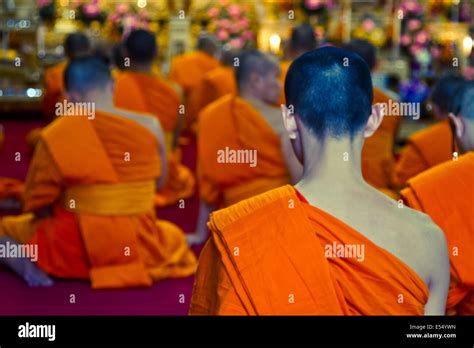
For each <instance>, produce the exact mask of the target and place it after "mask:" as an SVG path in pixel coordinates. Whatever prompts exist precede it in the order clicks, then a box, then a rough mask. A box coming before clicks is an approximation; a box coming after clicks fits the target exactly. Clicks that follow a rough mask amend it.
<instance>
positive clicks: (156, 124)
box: [116, 109, 161, 138]
mask: <svg viewBox="0 0 474 348" xmlns="http://www.w3.org/2000/svg"><path fill="white" fill-rule="evenodd" d="M116 113H117V116H119V117H123V118H125V119H128V120H130V121H132V122H134V123H136V124H138V125H140V126H142V127H144V128H146V129H147V130H148V131H149V132H151V133H152V134H153V136H154V137H155V138H158V134H160V133H161V124H160V121H158V119H157V118H156V117H155V116H153V115H149V114H144V113H138V112H132V111H129V110H125V109H116Z"/></svg>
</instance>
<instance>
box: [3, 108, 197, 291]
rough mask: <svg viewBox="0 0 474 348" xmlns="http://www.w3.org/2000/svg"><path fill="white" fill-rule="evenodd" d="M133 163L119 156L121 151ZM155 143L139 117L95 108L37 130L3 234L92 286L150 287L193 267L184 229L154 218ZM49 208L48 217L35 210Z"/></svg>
mask: <svg viewBox="0 0 474 348" xmlns="http://www.w3.org/2000/svg"><path fill="white" fill-rule="evenodd" d="M126 152H128V153H130V156H131V158H132V159H133V160H132V161H124V153H126ZM159 175H160V158H159V152H158V141H157V139H156V138H155V136H154V135H153V134H152V132H150V131H149V130H148V129H146V128H145V127H144V126H142V125H141V124H139V123H138V122H135V121H132V120H129V119H126V118H124V117H122V116H117V115H112V114H109V113H104V112H100V111H97V112H96V117H95V119H94V120H93V121H90V120H88V119H87V118H86V117H61V118H59V119H58V120H56V121H55V122H53V123H52V124H51V125H49V126H48V127H47V128H46V129H45V130H44V131H43V132H42V134H41V140H40V142H39V143H38V145H37V148H36V151H35V155H34V157H33V160H32V163H31V166H30V170H29V172H28V177H27V185H26V192H25V198H24V210H25V212H26V213H28V214H24V215H21V216H19V217H5V218H3V219H2V220H0V235H7V236H10V237H12V238H14V239H17V240H18V241H20V242H22V243H32V244H35V245H37V246H38V261H37V263H38V266H39V267H40V268H41V269H42V270H44V271H45V272H47V273H48V274H50V275H52V276H55V277H59V278H72V279H90V281H91V284H92V287H93V288H96V289H99V288H123V287H141V286H150V285H151V284H152V282H153V281H154V280H159V279H163V278H169V277H185V276H189V275H191V274H193V273H194V272H195V268H196V259H195V256H194V254H193V253H192V252H191V251H190V249H189V248H188V247H187V244H186V241H185V237H184V233H183V232H182V231H181V230H180V229H179V228H178V227H177V226H175V225H173V224H171V223H169V222H166V221H160V220H156V215H155V209H154V207H153V196H154V190H155V182H156V179H157V177H159ZM48 207H50V208H51V213H50V214H49V215H48V216H47V217H43V218H35V216H34V213H36V212H38V211H41V210H44V209H45V208H48Z"/></svg>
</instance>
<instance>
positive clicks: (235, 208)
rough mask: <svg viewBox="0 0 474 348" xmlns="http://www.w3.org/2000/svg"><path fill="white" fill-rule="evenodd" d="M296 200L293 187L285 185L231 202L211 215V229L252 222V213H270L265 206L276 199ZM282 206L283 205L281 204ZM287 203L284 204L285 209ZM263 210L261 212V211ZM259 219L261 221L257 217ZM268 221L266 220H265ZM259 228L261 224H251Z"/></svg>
mask: <svg viewBox="0 0 474 348" xmlns="http://www.w3.org/2000/svg"><path fill="white" fill-rule="evenodd" d="M292 198H293V200H294V201H296V200H297V199H298V198H297V195H296V191H295V189H294V188H293V187H292V186H291V185H285V186H281V187H278V188H275V189H273V190H270V191H267V192H265V193H262V194H259V195H257V196H253V197H251V198H247V199H245V200H243V201H240V202H239V203H236V204H233V205H231V206H229V207H227V208H224V209H220V210H217V211H216V212H214V213H212V215H211V219H210V220H211V229H212V226H214V228H216V229H218V230H220V231H222V230H229V228H230V227H231V226H232V225H234V224H236V223H239V224H246V222H252V223H253V220H254V215H255V214H256V215H261V214H267V213H270V211H269V210H268V209H267V207H268V206H269V205H271V204H273V203H274V202H275V201H277V200H284V201H285V202H287V201H288V200H290V199H292ZM282 207H283V205H282ZM286 207H287V204H285V211H286ZM262 211H263V213H262ZM272 211H273V213H276V214H278V212H277V211H276V210H275V209H272ZM259 220H260V221H263V220H261V219H259ZM266 221H268V220H266ZM253 227H255V228H259V227H261V226H253Z"/></svg>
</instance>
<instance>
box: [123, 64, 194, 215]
mask: <svg viewBox="0 0 474 348" xmlns="http://www.w3.org/2000/svg"><path fill="white" fill-rule="evenodd" d="M114 102H115V105H116V106H117V107H119V108H122V109H127V110H131V111H134V112H140V113H145V114H151V115H154V116H155V117H157V118H158V120H159V121H160V122H161V125H162V127H163V130H164V131H165V136H166V138H167V148H168V149H169V150H170V151H169V153H168V175H167V181H166V183H165V186H164V187H163V188H162V189H160V191H159V192H158V193H157V194H156V197H155V204H156V206H157V207H163V206H167V205H171V204H174V203H176V202H178V201H179V200H180V199H186V198H189V197H191V196H192V195H193V194H194V192H195V189H196V179H195V177H194V175H193V173H192V172H191V170H190V169H189V168H187V167H186V166H184V165H183V164H181V161H180V156H179V151H178V150H175V151H171V143H172V138H173V135H174V132H175V128H176V126H177V122H178V112H179V106H180V103H181V101H180V97H179V95H178V94H177V93H176V92H175V90H174V89H173V88H172V87H171V86H170V85H169V84H168V83H167V82H166V81H164V80H162V79H159V78H156V77H154V76H152V75H146V74H143V73H138V72H132V71H125V72H122V73H121V74H120V77H119V78H118V79H117V81H116V87H115V95H114Z"/></svg>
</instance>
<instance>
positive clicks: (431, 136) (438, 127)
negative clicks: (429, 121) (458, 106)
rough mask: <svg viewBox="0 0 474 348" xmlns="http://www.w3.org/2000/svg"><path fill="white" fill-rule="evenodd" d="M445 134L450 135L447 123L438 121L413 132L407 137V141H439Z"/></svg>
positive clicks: (416, 142)
mask: <svg viewBox="0 0 474 348" xmlns="http://www.w3.org/2000/svg"><path fill="white" fill-rule="evenodd" d="M446 135H448V136H450V135H451V131H450V129H449V124H448V123H446V122H438V123H437V124H434V125H431V126H429V127H427V128H425V129H422V130H419V131H417V132H415V133H414V134H412V135H411V136H410V137H409V138H408V141H409V142H411V143H415V144H418V143H426V142H429V143H432V142H433V141H439V140H441V139H444V138H446V137H445V136H446Z"/></svg>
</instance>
